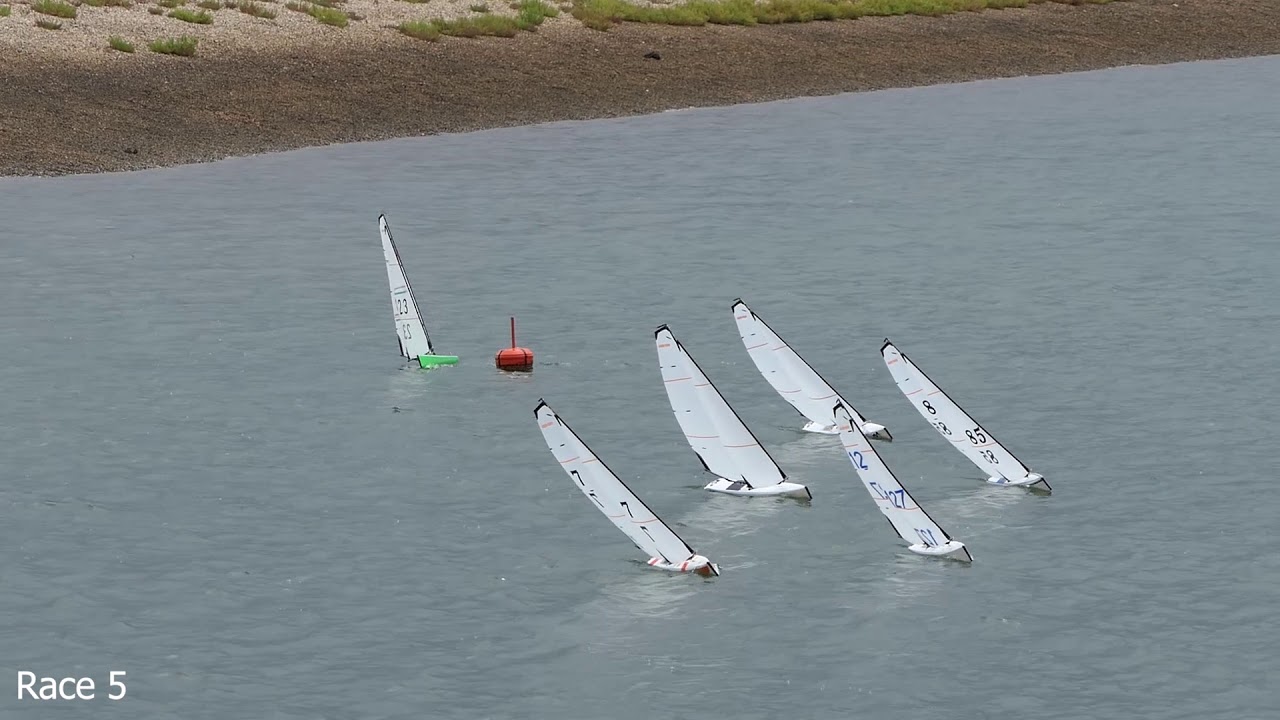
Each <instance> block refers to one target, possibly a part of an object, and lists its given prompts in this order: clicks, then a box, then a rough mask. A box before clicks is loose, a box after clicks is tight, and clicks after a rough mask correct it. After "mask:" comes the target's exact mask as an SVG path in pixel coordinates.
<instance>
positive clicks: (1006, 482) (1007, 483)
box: [987, 473, 1053, 493]
mask: <svg viewBox="0 0 1280 720" xmlns="http://www.w3.org/2000/svg"><path fill="white" fill-rule="evenodd" d="M987 482H989V483H991V484H992V485H1001V486H1004V487H1021V488H1027V489H1028V490H1038V491H1040V492H1044V493H1051V492H1053V488H1051V487H1049V483H1048V481H1046V480H1045V479H1044V476H1043V475H1041V474H1040V473H1031V474H1030V475H1027V476H1026V477H1024V478H1020V479H1018V480H1010V479H1009V478H1006V477H989V478H987Z"/></svg>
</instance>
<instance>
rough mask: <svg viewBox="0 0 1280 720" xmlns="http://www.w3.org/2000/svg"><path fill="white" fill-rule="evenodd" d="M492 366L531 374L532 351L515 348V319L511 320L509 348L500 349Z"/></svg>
mask: <svg viewBox="0 0 1280 720" xmlns="http://www.w3.org/2000/svg"><path fill="white" fill-rule="evenodd" d="M493 364H494V365H497V366H498V369H499V370H510V371H513V372H533V351H532V350H530V349H529V348H522V347H516V319H515V318H511V347H509V348H502V349H501V350H499V351H498V354H497V355H495V356H494V357H493Z"/></svg>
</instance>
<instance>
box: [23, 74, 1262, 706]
mask: <svg viewBox="0 0 1280 720" xmlns="http://www.w3.org/2000/svg"><path fill="white" fill-rule="evenodd" d="M1277 98H1280V58H1264V59H1254V60H1241V61H1226V62H1214V63H1200V64H1187V65H1176V66H1165V67H1155V68H1148V67H1137V68H1127V69H1119V70H1112V71H1105V72H1094V73H1085V74H1077V75H1064V76H1058V77H1050V78H1028V79H1015V80H1001V81H993V82H980V83H970V84H964V85H953V86H944V87H934V88H923V89H912V90H897V91H888V92H877V93H867V94H861V95H848V96H840V97H830V98H821V99H813V100H803V101H792V102H784V103H774V104H768V105H758V106H744V107H735V108H729V109H714V110H698V111H688V112H677V113H667V114H663V115H657V116H649V117H641V118H632V119H625V120H613V121H601V122H590V123H563V124H554V125H545V126H537V127H527V128H519V129H511V130H501V131H493V132H483V133H474V134H469V135H459V136H450V137H435V138H423V139H406V140H398V141H390V142H382V143H372V144H360V145H348V146H338V147H332V148H325V149H314V150H306V151H300V152H293V153H285V154H279V155H270V156H263V157H257V158H249V159H238V160H228V161H225V162H220V163H215V164H211V165H204V166H194V167H184V168H175V169H167V170H155V171H147V172H140V173H131V174H119V175H103V176H92V177H72V178H62V179H10V180H2V181H0V217H2V218H3V219H4V221H3V224H2V225H0V394H2V396H3V398H4V403H3V413H0V548H3V550H4V553H3V555H0V557H2V558H3V560H0V671H3V674H4V675H5V676H7V677H8V678H10V679H11V680H10V682H12V679H13V678H15V677H16V672H17V671H18V670H32V671H34V672H37V673H39V674H41V675H56V676H59V677H61V676H67V675H76V676H80V675H88V676H92V677H94V679H95V680H96V682H97V683H98V686H99V688H100V691H99V694H98V697H97V698H96V699H94V700H91V701H81V702H76V701H66V702H61V703H57V702H46V703H36V702H33V701H30V700H24V701H21V702H19V701H17V700H16V699H15V693H14V692H13V690H14V689H15V686H13V685H10V686H9V689H7V690H4V692H3V697H5V698H6V699H5V700H4V701H2V702H0V717H5V718H9V717H13V718H28V717H95V718H99V717H102V718H114V717H119V718H138V719H145V718H184V719H195V718H271V719H275V718H344V719H345V718H357V717H358V718H431V719H433V720H435V719H447V718H458V719H459V720H464V719H465V720H478V719H482V718H537V719H539V720H542V719H546V720H604V719H607V720H632V719H639V718H719V717H727V718H728V717H731V718H735V720H756V719H757V718H758V719H761V720H765V719H769V720H772V719H774V718H792V717H794V718H850V717H865V718H899V717H903V718H905V717H942V716H944V715H945V716H946V717H951V718H964V719H966V720H968V719H981V718H1008V717H1024V718H1046V719H1050V718H1063V719H1068V718H1070V719H1075V718H1081V717H1098V718H1102V717H1106V718H1152V719H1159V720H1172V719H1175V718H1188V719H1190V718H1196V719H1201V718H1222V717H1230V718H1233V719H1240V718H1264V717H1271V716H1272V714H1273V713H1274V711H1275V709H1276V707H1277V705H1278V704H1280V691H1277V690H1276V689H1274V688H1275V686H1274V684H1273V683H1272V676H1273V675H1275V674H1276V672H1277V671H1280V660H1278V659H1277V656H1276V654H1275V646H1276V643H1277V641H1278V640H1280V633H1278V632H1277V630H1276V626H1275V623H1274V621H1273V618H1272V617H1271V615H1272V612H1271V611H1272V609H1273V606H1274V598H1275V593H1276V587H1277V580H1278V579H1280V560H1277V556H1276V555H1275V554H1273V553H1269V552H1267V551H1266V548H1267V546H1266V544H1265V543H1266V542H1267V541H1268V540H1269V539H1270V537H1271V535H1272V531H1273V530H1274V529H1275V527H1276V520H1275V517H1276V515H1277V513H1280V501H1278V500H1277V499H1276V494H1275V493H1272V492H1270V488H1271V486H1272V484H1273V483H1274V482H1275V481H1276V478H1275V477H1274V471H1275V463H1274V460H1273V458H1272V455H1273V453H1274V450H1275V441H1274V427H1275V422H1276V420H1277V416H1278V414H1280V413H1278V411H1277V399H1276V398H1277V391H1278V390H1280V379H1278V375H1277V372H1276V370H1275V367H1276V365H1275V362H1276V361H1275V358H1276V357H1277V353H1278V352H1280V310H1278V309H1277V308H1278V307H1280V282H1277V276H1278V275H1280V249H1278V248H1277V245H1276V237H1275V236H1276V228H1277V227H1280V209H1277V203H1276V201H1275V196H1276V188H1277V187H1280V169H1277V168H1280V142H1278V141H1280V130H1278V128H1280V125H1278V124H1277V122H1276V118H1277V115H1280V100H1277ZM380 211H385V212H386V213H387V214H388V217H389V218H390V220H391V223H392V227H393V229H394V230H395V233H396V238H397V241H398V243H399V245H400V250H401V254H402V255H403V256H404V259H405V262H406V263H407V264H408V268H409V272H410V275H411V277H412V278H413V280H414V286H415V288H416V290H417V293H418V295H419V299H420V302H421V303H422V304H423V305H424V310H425V311H426V312H427V313H428V315H429V316H430V321H431V329H432V333H433V337H434V339H435V340H436V343H437V345H438V347H439V348H440V349H441V351H443V352H449V353H456V354H458V355H460V356H461V357H462V363H461V364H460V365H458V366H456V367H454V368H447V369H442V370H439V371H433V372H430V373H424V372H421V371H413V370H408V369H405V368H404V367H403V366H402V364H401V363H400V361H399V360H398V357H397V355H396V343H395V339H394V337H393V336H392V328H391V323H390V318H389V317H388V303H387V297H386V291H385V284H384V283H385V275H384V273H383V269H382V266H381V262H380V256H379V249H378V241H377V236H376V230H375V218H376V217H377V214H378V212H380ZM737 296H742V297H743V298H745V299H746V300H747V301H748V302H749V303H750V304H751V305H752V307H753V309H755V310H756V311H757V312H758V313H759V314H760V315H761V316H762V317H764V318H765V319H766V320H767V321H768V322H769V323H770V324H771V325H773V327H774V328H775V329H776V330H778V332H779V333H781V334H782V335H783V336H784V337H785V338H787V339H788V340H789V341H790V342H791V343H792V344H793V346H795V347H796V348H797V349H798V350H799V351H800V352H801V353H802V354H803V355H804V356H805V357H806V358H807V359H808V360H809V361H810V362H811V363H812V364H814V365H815V366H816V367H817V368H818V369H819V370H820V371H821V372H822V373H823V374H824V375H825V376H826V377H827V378H828V379H830V380H832V381H833V383H834V384H835V385H836V386H837V387H838V388H839V389H840V390H841V391H842V392H843V393H844V394H845V395H846V396H848V397H849V399H850V400H852V401H853V402H854V403H855V404H857V405H858V408H859V409H860V410H861V411H862V412H863V413H864V414H865V415H867V416H868V417H870V418H871V419H873V420H877V421H879V422H883V423H885V424H887V425H889V427H890V428H891V429H892V430H893V432H894V435H895V438H896V442H894V443H893V444H892V445H887V446H885V445H881V446H879V449H880V451H881V452H882V453H883V455H884V456H885V458H886V460H887V461H888V463H889V464H890V465H891V467H893V468H894V469H895V470H896V471H897V473H898V475H899V476H900V477H901V478H902V479H903V480H904V482H905V483H906V484H907V485H908V486H909V487H910V488H911V490H912V491H913V493H914V494H915V496H916V497H917V499H918V500H920V502H921V503H922V504H924V505H925V506H926V507H927V508H928V510H929V512H930V514H931V515H933V517H934V518H936V519H937V520H938V522H939V523H940V524H941V525H942V526H943V527H945V528H946V529H947V530H948V531H949V532H950V533H951V534H952V535H954V536H955V537H957V538H959V539H961V540H963V541H964V542H966V543H967V544H968V546H969V547H970V549H971V550H972V552H973V555H974V559H975V561H974V563H973V565H972V566H970V567H965V566H961V565H958V564H954V563H947V562H939V561H931V560H928V559H925V558H920V557H917V556H914V555H911V554H910V553H908V552H907V551H906V550H905V549H904V547H903V543H902V542H901V541H899V540H898V539H897V538H896V537H895V536H894V535H893V533H892V531H891V530H890V528H889V527H888V526H887V524H886V523H885V522H884V520H883V519H882V518H881V517H880V516H879V513H878V512H877V511H876V509H875V507H874V505H873V504H872V503H871V501H870V498H869V497H867V495H866V492H865V491H864V490H863V489H862V488H861V487H860V486H859V485H858V484H857V482H856V477H855V476H854V475H853V473H852V468H851V467H850V465H849V463H848V461H847V460H846V459H845V458H844V457H843V455H842V454H841V453H840V452H839V451H838V445H837V444H836V443H835V441H834V440H833V439H832V438H829V437H819V436H812V435H806V434H802V433H800V432H798V427H799V425H800V422H801V418H800V416H799V415H797V414H796V413H795V412H794V411H793V410H791V408H790V407H788V406H787V405H786V404H785V403H784V402H783V401H782V400H781V399H780V398H778V397H777V395H776V394H774V392H773V391H772V390H771V389H770V388H769V386H768V385H766V384H765V382H764V380H763V379H762V378H761V377H760V376H759V375H758V374H757V372H756V371H755V368H754V366H753V365H752V364H751V362H750V360H749V358H748V357H747V354H746V352H745V351H744V350H743V349H742V347H741V344H740V342H739V340H738V337H737V334H736V330H735V328H734V324H733V320H732V317H731V314H730V312H729V304H730V302H731V301H732V300H733V298H735V297H737ZM509 314H515V315H517V316H518V318H519V322H520V336H521V342H522V344H526V345H528V346H530V347H532V348H533V349H534V350H535V351H536V352H537V354H538V360H539V364H538V366H537V368H536V371H535V372H534V373H533V374H532V375H531V376H505V375H501V374H499V373H497V372H496V371H495V370H494V369H493V367H492V353H493V352H494V351H495V350H497V349H498V348H499V347H501V346H502V345H503V343H504V342H505V341H506V322H507V316H508V315H509ZM660 323H670V324H671V326H672V329H673V330H674V331H675V333H676V335H677V337H679V338H680V339H681V340H682V341H683V342H684V343H685V345H686V346H687V347H688V348H689V349H690V351H691V352H692V353H693V354H694V356H695V357H696V358H697V359H698V361H699V362H700V363H701V365H702V366H703V368H704V369H705V370H706V371H707V373H708V374H709V375H710V376H711V378H712V379H713V380H714V381H715V382H716V383H717V385H718V386H719V387H720V389H721V390H722V391H724V393H725V395H726V396H727V397H728V399H729V401H730V402H731V403H733V404H734V406H735V408H736V409H737V410H738V412H739V413H740V414H741V415H742V416H743V417H744V418H745V419H746V421H747V422H748V424H750V425H751V426H752V428H753V429H754V430H755V431H756V434H757V435H758V436H759V437H760V439H761V440H762V442H763V443H764V444H765V445H766V446H767V447H768V448H769V449H770V451H771V452H772V453H773V455H774V457H775V458H777V460H778V461H779V462H780V463H781V464H782V466H783V467H784V469H785V470H787V472H788V473H789V474H790V475H791V476H792V478H793V479H796V480H798V481H800V482H804V483H807V484H809V486H810V487H811V489H812V491H813V494H814V500H813V503H812V504H811V505H809V506H805V505H801V504H797V503H794V502H791V501H770V500H759V501H750V500H742V499H736V498H730V497H724V496H715V495H712V494H709V493H706V492H703V491H701V490H700V489H698V488H699V487H700V485H701V484H703V483H704V482H706V480H707V478H706V476H705V475H703V474H702V473H701V472H700V468H699V466H698V463H697V460H696V459H695V457H694V456H693V454H692V453H691V452H690V451H689V449H688V447H687V446H686V445H684V443H683V438H682V437H681V435H680V432H679V429H678V427H677V425H676V423H675V420H674V419H673V418H672V417H671V413H670V409H669V407H668V405H667V400H666V397H665V395H664V393H663V391H662V388H661V382H660V376H659V373H658V368H657V363H656V356H655V353H654V349H653V341H652V334H651V333H652V330H653V328H654V327H655V326H656V325H658V324H660ZM886 336H888V337H892V338H893V339H894V340H895V342H897V343H898V344H899V346H900V347H901V348H902V349H903V350H904V351H906V352H908V353H910V354H911V355H912V357H913V359H915V360H916V362H918V363H919V364H920V365H921V366H922V367H924V368H925V369H926V370H927V371H928V372H929V373H930V375H932V376H933V378H934V379H935V380H937V381H938V382H939V383H940V384H942V385H943V386H944V387H946V388H947V389H948V390H949V391H950V392H951V393H952V394H953V395H954V396H955V397H956V398H957V399H958V400H959V401H960V402H961V404H963V405H964V406H965V407H966V409H968V410H969V411H970V412H971V413H972V414H974V415H975V416H976V417H977V418H979V419H980V420H981V421H982V422H983V423H984V425H986V426H987V427H988V428H990V429H991V430H992V431H994V432H995V433H997V434H998V435H999V437H1000V438H1001V440H1002V441H1003V442H1004V443H1005V444H1006V445H1008V446H1009V447H1011V448H1012V449H1013V450H1014V452H1015V453H1017V454H1018V455H1019V456H1020V457H1022V458H1023V459H1025V460H1027V461H1028V462H1029V463H1030V464H1031V465H1032V466H1033V467H1034V468H1035V469H1036V470H1038V471H1041V472H1043V473H1044V474H1045V475H1047V476H1048V477H1049V478H1050V481H1051V482H1052V483H1053V486H1054V489H1055V493H1054V494H1053V495H1052V496H1051V497H1038V496H1034V495H1031V494H1028V493H1025V492H1022V491H1017V490H1009V489H1000V488H995V487H989V486H987V485H985V484H983V483H981V482H980V480H979V478H978V473H977V472H976V470H975V469H974V468H973V467H972V466H971V465H969V464H968V463H967V461H965V460H964V458H963V457H961V456H960V455H959V454H957V453H954V452H953V451H951V450H950V449H948V448H947V447H946V445H945V443H943V442H942V441H941V440H940V439H939V438H938V437H937V436H936V435H935V433H934V431H933V430H932V429H931V428H929V427H928V425H927V424H925V423H924V422H923V421H922V420H921V419H920V418H919V416H918V415H916V413H915V412H914V411H913V410H912V409H911V408H910V407H909V406H908V404H907V403H906V401H905V400H904V399H903V398H902V396H901V395H900V394H899V393H898V390H897V389H896V387H895V386H894V384H893V382H892V380H891V378H890V376H889V374H888V372H887V371H886V370H885V369H884V367H883V365H882V364H881V362H880V359H879V356H878V353H877V350H878V348H879V343H880V341H881V339H882V338H884V337H886ZM539 397H546V398H547V400H548V401H549V402H550V403H551V404H552V405H553V407H554V408H555V409H556V410H557V411H558V412H559V413H560V414H561V415H562V416H563V417H564V418H565V419H566V420H567V421H568V422H569V423H571V424H572V425H573V426H574V427H575V429H576V430H578V432H579V433H580V434H581V435H582V436H583V437H584V439H586V441H587V442H588V443H589V444H591V445H592V447H593V449H594V450H595V451H596V452H597V453H598V454H599V455H600V456H601V457H603V458H604V459H605V460H606V462H608V463H609V464H610V465H611V466H612V467H613V469H614V470H616V471H617V472H618V473H619V474H620V475H621V476H622V477H624V478H625V479H626V480H627V481H628V482H629V483H630V484H631V485H632V487H633V488H634V489H635V490H636V491H637V492H638V493H639V494H640V495H641V496H642V497H643V498H645V499H646V501H647V502H648V503H649V504H650V505H651V506H652V507H653V508H654V509H655V510H656V511H657V512H658V513H659V514H660V515H662V516H663V517H664V518H665V519H666V520H668V521H669V522H671V523H672V524H673V525H675V526H676V527H677V530H678V531H679V532H680V533H682V534H683V535H684V537H685V538H686V539H687V540H688V541H689V542H690V544H691V545H693V546H694V547H695V548H696V549H697V550H698V551H700V552H702V553H704V554H706V555H708V556H710V557H712V558H713V559H715V560H717V561H718V562H719V563H720V564H721V567H722V571H723V576H722V577H721V578H719V579H716V580H713V581H702V580H699V579H697V578H693V577H688V576H673V575H669V574H666V573H661V572H656V571H652V570H649V569H647V568H645V567H644V566H643V565H642V562H643V560H644V558H643V557H641V556H640V554H639V553H638V552H637V551H636V550H635V548H633V547H632V546H631V544H630V543H629V542H628V541H627V539H626V538H625V537H623V536H622V535H621V534H620V533H618V532H617V531H616V530H615V529H614V528H613V527H611V526H610V525H609V523H608V522H607V521H606V520H605V519H604V518H602V517H600V516H599V515H598V514H597V513H596V512H595V511H594V510H592V509H591V507H590V506H589V505H588V504H587V503H586V502H585V501H584V500H583V498H582V497H581V496H580V495H579V494H578V493H577V492H576V491H574V490H573V489H572V487H571V486H570V484H569V481H568V479H567V478H566V477H565V476H564V475H563V474H562V473H561V472H560V470H559V469H557V467H556V463H555V461H554V459H553V458H552V456H551V454H550V453H549V452H548V451H547V448H546V447H545V445H543V443H542V439H541V435H540V434H539V432H538V430H537V427H536V425H535V423H534V420H533V414H532V410H533V407H534V405H535V403H536V402H537V400H538V398H539ZM393 408H400V411H399V412H395V411H394V410H393ZM112 670H116V671H126V672H127V681H128V695H127V696H126V698H125V699H123V700H119V701H110V700H106V699H104V697H105V686H106V683H107V675H108V672H109V671H112ZM1269 688H1270V689H1269Z"/></svg>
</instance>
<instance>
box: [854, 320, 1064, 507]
mask: <svg viewBox="0 0 1280 720" xmlns="http://www.w3.org/2000/svg"><path fill="white" fill-rule="evenodd" d="M880 355H881V356H882V357H883V358H884V364H885V367H887V368H888V369H889V373H890V374H892V375H893V380H894V382H895V383H897V385H898V389H899V390H901V391H902V394H903V395H905V396H906V397H907V400H909V401H910V402H911V405H912V407H914V408H915V409H916V410H917V411H918V412H919V413H920V415H921V416H922V417H924V419H925V420H927V421H928V422H929V424H930V425H932V426H933V429H934V430H937V431H938V434H939V435H941V436H942V437H943V438H945V439H946V440H948V441H949V442H950V443H951V445H952V447H954V448H955V449H957V450H959V451H960V452H961V454H963V455H964V456H965V457H967V458H969V461H970V462H972V463H973V464H974V465H976V466H978V469H979V470H982V471H983V472H985V473H986V474H987V476H988V478H989V482H992V483H994V484H997V485H1026V486H1035V487H1039V488H1042V489H1044V490H1050V488H1049V484H1048V483H1047V482H1045V480H1044V478H1043V477H1042V476H1040V475H1039V474H1038V473H1033V472H1031V470H1030V468H1028V467H1027V466H1026V465H1024V464H1023V463H1022V461H1021V460H1019V459H1018V458H1017V457H1016V456H1014V454H1013V453H1012V452H1010V451H1009V450H1008V449H1007V448H1005V447H1004V446H1003V445H1001V444H1000V443H999V442H998V441H997V440H996V439H995V436H993V435H992V434H991V433H990V432H988V431H987V430H986V428H984V427H982V426H981V425H979V424H978V422H977V421H975V420H974V419H973V418H972V417H969V414H968V413H966V412H965V411H964V410H963V409H962V408H961V407H960V405H958V404H957V403H956V402H955V401H954V400H952V399H951V397H950V396H948V395H947V394H946V393H945V392H943V391H942V388H940V387H938V386H937V385H936V384H935V383H934V382H933V380H931V379H930V378H929V376H928V375H925V374H924V371H922V370H921V369H920V368H919V367H917V366H916V364H915V363H913V362H912V361H911V359H910V358H908V357H907V356H906V355H904V354H903V353H902V351H900V350H899V349H898V348H897V347H896V346H895V345H894V344H893V343H892V342H890V341H889V340H888V339H886V340H885V341H884V345H882V346H881V347H880Z"/></svg>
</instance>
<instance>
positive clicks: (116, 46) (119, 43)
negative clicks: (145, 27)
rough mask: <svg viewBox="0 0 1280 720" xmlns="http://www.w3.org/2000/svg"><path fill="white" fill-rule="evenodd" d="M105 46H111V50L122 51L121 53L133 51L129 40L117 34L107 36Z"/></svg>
mask: <svg viewBox="0 0 1280 720" xmlns="http://www.w3.org/2000/svg"><path fill="white" fill-rule="evenodd" d="M107 47H109V48H111V49H112V50H119V51H120V52H123V53H131V52H133V43H131V42H129V41H128V40H125V39H124V38H122V37H120V36H119V35H112V36H111V37H109V38H107Z"/></svg>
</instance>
